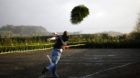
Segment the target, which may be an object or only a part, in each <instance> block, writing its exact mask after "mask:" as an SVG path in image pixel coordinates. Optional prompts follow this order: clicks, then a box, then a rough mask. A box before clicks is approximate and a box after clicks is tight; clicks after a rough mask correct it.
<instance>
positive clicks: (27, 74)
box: [0, 49, 140, 78]
mask: <svg viewBox="0 0 140 78" xmlns="http://www.w3.org/2000/svg"><path fill="white" fill-rule="evenodd" d="M45 54H50V51H37V52H27V53H12V54H1V55H0V78H39V77H40V76H41V71H42V69H43V68H44V67H45V66H46V65H48V64H49V61H48V59H47V58H46V56H45ZM57 72H58V74H59V76H60V78H140V49H68V50H66V51H65V52H63V54H62V57H61V60H60V61H59V64H58V66H57ZM46 75H48V76H50V73H49V72H48V73H46Z"/></svg>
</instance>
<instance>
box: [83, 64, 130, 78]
mask: <svg viewBox="0 0 140 78" xmlns="http://www.w3.org/2000/svg"><path fill="white" fill-rule="evenodd" d="M130 64H132V63H127V64H124V65H120V66H115V67H111V68H108V69H104V70H100V71H97V72H95V73H93V74H89V75H86V76H83V77H81V78H87V77H90V76H94V75H96V74H100V73H102V72H105V71H110V70H114V69H117V68H122V67H125V66H128V65H130Z"/></svg>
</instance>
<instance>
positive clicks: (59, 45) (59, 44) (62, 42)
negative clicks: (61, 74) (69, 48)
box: [42, 31, 69, 78]
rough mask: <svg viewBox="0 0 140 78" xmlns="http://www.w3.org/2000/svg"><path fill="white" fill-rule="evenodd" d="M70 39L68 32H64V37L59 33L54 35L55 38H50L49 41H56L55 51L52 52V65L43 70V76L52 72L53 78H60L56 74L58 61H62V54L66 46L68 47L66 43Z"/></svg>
mask: <svg viewBox="0 0 140 78" xmlns="http://www.w3.org/2000/svg"><path fill="white" fill-rule="evenodd" d="M68 39H69V37H68V34H67V31H64V32H63V35H62V36H59V35H58V34H57V33H54V37H52V38H49V40H55V44H54V45H53V49H52V52H51V63H50V64H49V65H48V66H47V67H45V68H44V69H43V71H42V74H44V73H45V72H47V71H50V72H51V73H52V76H53V78H57V77H58V75H57V73H56V67H57V64H58V61H59V60H60V57H61V54H62V52H63V50H64V49H65V46H66V45H67V43H66V42H67V41H68Z"/></svg>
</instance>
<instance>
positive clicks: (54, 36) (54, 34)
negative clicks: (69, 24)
mask: <svg viewBox="0 0 140 78" xmlns="http://www.w3.org/2000/svg"><path fill="white" fill-rule="evenodd" d="M57 35H58V34H57V33H53V37H51V38H48V40H49V41H51V40H56V37H57Z"/></svg>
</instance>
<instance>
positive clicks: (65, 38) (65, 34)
mask: <svg viewBox="0 0 140 78" xmlns="http://www.w3.org/2000/svg"><path fill="white" fill-rule="evenodd" d="M62 38H63V40H64V41H67V40H68V38H69V37H68V33H67V31H64V32H63V35H62Z"/></svg>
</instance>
